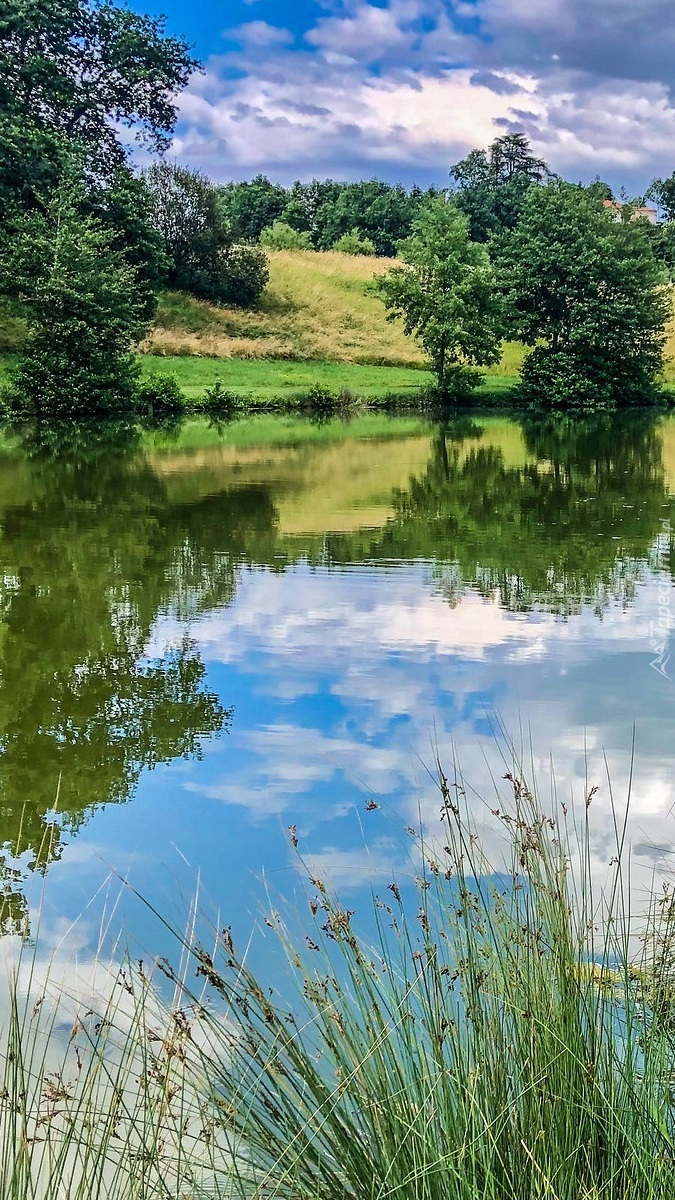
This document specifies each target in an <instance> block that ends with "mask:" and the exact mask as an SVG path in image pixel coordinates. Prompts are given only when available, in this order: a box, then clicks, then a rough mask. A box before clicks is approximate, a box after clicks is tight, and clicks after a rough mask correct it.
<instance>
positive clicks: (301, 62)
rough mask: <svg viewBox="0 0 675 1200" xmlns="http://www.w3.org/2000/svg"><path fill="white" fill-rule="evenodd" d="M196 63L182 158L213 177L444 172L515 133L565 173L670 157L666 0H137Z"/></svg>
mask: <svg viewBox="0 0 675 1200" xmlns="http://www.w3.org/2000/svg"><path fill="white" fill-rule="evenodd" d="M134 2H135V6H136V7H139V8H143V9H144V10H145V11H154V12H159V11H164V12H165V13H166V14H167V18H168V29H169V31H170V32H172V33H181V34H184V35H185V36H186V37H187V38H189V39H190V41H191V42H193V43H194V45H195V48H196V52H197V55H198V56H199V57H200V59H201V60H202V62H203V64H204V71H203V73H202V74H200V75H198V76H195V78H194V79H193V81H192V84H191V86H190V87H189V88H188V90H187V91H186V92H185V93H184V95H183V96H182V98H181V101H180V120H179V124H178V127H177V131H176V137H175V141H174V145H173V148H172V153H173V155H174V156H175V158H176V159H177V160H179V161H180V162H182V163H186V164H188V165H191V166H195V167H199V168H200V169H202V170H204V171H205V172H206V173H207V174H208V175H210V176H211V177H212V178H213V179H214V180H216V181H226V180H228V179H244V178H251V177H252V176H253V175H254V174H256V173H257V172H259V171H262V172H264V173H265V174H267V175H269V176H270V177H271V178H273V179H275V180H279V181H280V182H282V183H290V182H292V180H294V179H297V178H299V179H310V178H312V177H314V176H316V177H325V176H331V177H333V178H340V179H359V178H372V177H373V176H378V177H380V178H384V179H387V180H389V181H391V182H396V181H401V182H403V183H405V184H406V185H410V184H411V183H413V182H418V183H420V184H421V185H427V184H429V183H432V182H434V183H441V184H442V183H443V182H444V181H446V180H447V172H448V168H449V166H450V165H451V164H452V163H453V162H455V161H457V159H459V158H461V157H462V156H463V155H464V154H465V153H466V152H467V151H468V150H470V149H471V148H472V147H474V146H487V145H488V144H489V143H490V141H491V140H492V139H493V138H494V137H496V136H498V135H500V134H501V133H504V132H509V131H516V130H517V131H522V132H524V133H525V134H527V136H528V137H529V138H530V139H531V141H532V143H533V146H534V149H535V150H536V152H537V154H538V155H540V156H542V157H544V158H546V159H547V160H548V162H549V163H550V165H551V167H552V168H553V169H554V170H555V171H557V172H559V173H560V174H562V175H564V176H565V177H566V178H568V179H575V180H576V179H580V180H583V181H589V180H591V179H593V178H594V177H595V176H596V175H598V174H599V175H600V176H601V177H602V178H604V179H607V180H608V181H609V182H610V183H611V184H612V186H614V187H620V186H621V185H624V186H625V187H626V188H627V190H628V191H629V193H630V194H631V195H632V194H637V193H640V192H642V191H644V190H645V189H646V188H647V186H648V185H649V182H650V180H651V179H652V178H653V177H654V176H655V175H664V174H667V175H669V174H670V173H671V172H672V171H673V169H674V168H675V90H674V89H675V6H674V5H673V3H672V0H376V2H375V3H373V2H369V0H293V2H292V3H289V2H288V0H229V3H227V4H221V3H217V2H216V3H214V2H213V0H205V2H204V0H202V3H201V4H197V3H195V0H145V2H144V0H134Z"/></svg>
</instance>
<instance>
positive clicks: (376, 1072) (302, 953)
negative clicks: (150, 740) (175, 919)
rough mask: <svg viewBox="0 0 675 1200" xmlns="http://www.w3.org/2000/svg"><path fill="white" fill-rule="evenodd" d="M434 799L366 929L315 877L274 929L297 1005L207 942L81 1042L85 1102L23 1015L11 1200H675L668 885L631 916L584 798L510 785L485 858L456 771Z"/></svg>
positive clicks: (140, 984) (14, 1065) (15, 1017)
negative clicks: (39, 1184) (408, 866)
mask: <svg viewBox="0 0 675 1200" xmlns="http://www.w3.org/2000/svg"><path fill="white" fill-rule="evenodd" d="M438 786H439V793H438V794H439V812H438V816H439V820H438V823H437V828H436V830H435V832H434V833H433V835H431V834H430V833H429V832H422V833H420V832H419V831H415V830H412V829H410V830H408V833H407V838H408V839H409V849H410V858H411V862H412V863H413V873H412V878H408V877H407V876H405V877H404V876H403V875H400V876H399V877H398V878H396V877H394V876H393V875H392V878H391V882H390V883H389V884H388V885H387V884H384V885H383V887H382V889H381V890H380V891H379V892H376V891H374V892H373V893H372V902H371V904H370V905H367V906H366V908H367V911H365V912H360V913H359V912H357V913H354V912H352V911H350V910H349V909H347V908H346V907H345V906H344V904H343V903H341V901H340V899H339V898H338V897H337V896H335V895H334V894H333V892H332V891H331V890H330V888H329V887H328V885H327V884H326V882H325V881H323V880H322V879H319V878H316V877H315V876H313V875H312V874H311V871H307V872H306V873H305V875H306V901H307V909H306V916H305V917H303V918H302V919H301V922H300V926H298V921H297V918H293V916H292V915H290V916H289V921H290V924H289V923H288V922H287V920H285V919H284V917H283V916H282V915H281V914H280V913H279V912H276V911H274V910H273V911H271V912H269V913H268V914H267V916H266V918H265V925H266V927H267V928H266V929H265V933H266V934H267V936H269V937H271V938H272V939H273V940H274V939H275V938H278V941H279V945H280V946H281V947H283V949H284V951H285V955H286V962H287V973H288V979H287V980H286V982H285V983H284V985H283V986H281V987H280V986H279V985H278V983H277V982H276V977H275V978H274V979H272V978H270V979H267V978H261V977H260V975H259V974H258V975H256V974H254V973H253V971H252V969H251V967H250V965H249V955H248V953H247V951H246V950H244V952H242V953H239V952H238V951H237V948H236V947H235V945H234V944H233V940H232V934H231V931H230V929H229V927H225V928H214V929H213V930H212V932H211V935H210V939H209V941H208V942H207V941H206V940H205V939H204V938H203V937H201V938H199V939H198V937H197V935H196V933H195V928H196V925H194V924H193V925H192V926H191V927H190V930H189V932H188V933H187V934H186V935H183V936H182V937H181V938H180V939H179V940H180V942H181V947H182V949H181V965H180V967H179V968H177V969H176V970H174V969H172V967H171V966H170V965H169V964H168V963H167V962H160V963H158V964H157V965H156V972H159V974H160V976H161V977H162V978H163V979H165V980H168V982H169V983H170V985H171V987H172V988H173V999H172V1000H171V1002H167V1003H165V1004H162V1003H161V1002H160V1000H159V998H158V992H157V989H156V988H153V986H152V984H151V982H150V981H149V980H148V979H147V978H146V976H145V972H144V968H143V967H138V966H136V967H135V968H134V967H132V966H130V965H129V966H128V967H127V968H125V971H124V974H123V975H122V976H121V977H120V979H118V980H117V981H116V997H117V998H116V999H113V1000H112V1001H111V1002H110V1005H109V1007H108V1009H107V1010H106V1014H104V1016H103V1019H101V1016H100V1015H99V1016H98V1017H97V1019H96V1023H95V1024H94V1026H93V1028H92V1029H87V1027H86V1025H85V1023H84V1022H80V1023H79V1027H78V1031H77V1036H76V1037H75V1038H74V1039H73V1042H72V1044H74V1045H76V1046H79V1045H80V1043H81V1039H82V1037H84V1038H85V1046H86V1051H87V1058H86V1061H85V1065H84V1066H83V1067H82V1069H81V1074H80V1075H79V1077H78V1082H77V1088H73V1089H72V1094H71V1093H70V1092H69V1096H71V1098H69V1099H66V1098H65V1097H64V1094H63V1093H64V1092H65V1091H67V1090H68V1088H69V1084H68V1083H67V1082H66V1074H65V1073H64V1072H65V1070H66V1068H65V1067H61V1068H60V1069H59V1072H58V1073H57V1075H56V1076H50V1078H53V1079H55V1080H56V1083H55V1085H54V1087H53V1088H52V1086H51V1085H48V1087H47V1089H46V1088H45V1083H44V1078H45V1069H44V1046H45V1045H46V1044H48V1040H49V1035H50V1029H49V1027H47V1030H46V1035H47V1042H45V1041H44V1034H41V1035H40V1038H41V1039H42V1040H40V1039H38V1038H37V1037H36V1036H35V1034H34V1033H33V1026H32V1024H31V1022H32V1021H33V1020H34V1019H35V1017H34V1015H31V1014H32V1009H29V1008H28V1007H24V1009H23V1011H22V1013H21V1014H19V1013H18V1010H17V1004H16V1000H15V1001H14V1006H13V1008H12V1010H11V1014H12V1015H11V1020H10V1023H9V1040H8V1041H7V1043H6V1045H7V1049H6V1051H5V1054H4V1061H5V1087H6V1089H7V1093H8V1094H9V1096H10V1098H11V1101H10V1107H9V1109H8V1110H6V1113H5V1117H4V1118H3V1120H4V1122H5V1124H4V1125H3V1133H4V1135H5V1136H4V1138H3V1151H2V1152H3V1156H4V1159H3V1164H2V1166H3V1180H4V1181H5V1182H4V1183H3V1185H2V1186H3V1187H4V1191H3V1192H2V1193H0V1194H2V1195H3V1196H8V1197H9V1196H11V1197H15V1196H16V1197H19V1196H21V1197H23V1196H29V1195H30V1196H33V1195H36V1196H37V1195H38V1194H45V1195H48V1196H49V1197H51V1196H53V1197H54V1198H56V1196H57V1195H63V1196H68V1197H70V1196H73V1197H74V1196H77V1197H80V1196H81V1197H85V1196H90V1195H96V1194H101V1193H100V1191H99V1192H97V1191H96V1188H95V1187H94V1186H92V1184H91V1182H90V1183H89V1184H87V1182H86V1180H87V1179H88V1180H90V1181H91V1180H102V1179H103V1178H104V1176H105V1177H106V1178H107V1177H108V1176H109V1177H110V1179H111V1180H112V1184H111V1186H110V1187H107V1188H106V1189H105V1194H106V1195H110V1196H119V1197H120V1198H121V1197H123V1196H134V1197H135V1196H139V1197H141V1196H142V1197H146V1196H151V1195H163V1196H175V1197H178V1196H190V1197H196V1196H198V1195H207V1194H208V1195H214V1194H215V1195H219V1196H234V1195H237V1196H241V1197H261V1198H262V1197H275V1198H277V1197H278V1198H282V1197H288V1200H337V1198H346V1197H350V1198H354V1200H382V1198H384V1197H387V1198H388V1200H389V1198H393V1197H400V1198H405V1200H410V1198H412V1200H436V1198H438V1200H478V1198H480V1200H484V1198H487V1200H667V1198H670V1197H671V1196H672V1191H673V1182H672V1181H673V1169H674V1166H675V1145H674V1135H675V1128H674V1117H675V1110H674V1105H675V1093H674V1088H675V897H674V895H673V891H672V889H671V888H670V887H664V888H663V889H662V890H661V891H660V892H659V893H658V895H655V896H654V898H653V900H652V901H651V903H650V904H649V905H648V907H647V909H646V911H645V912H644V913H643V914H642V915H641V916H640V917H639V918H638V916H637V915H636V914H632V913H631V892H630V875H629V870H628V860H627V847H626V845H625V823H622V821H621V818H620V815H619V814H617V816H616V821H615V845H614V848H613V854H612V864H611V867H610V870H609V874H608V876H607V879H606V880H605V881H604V885H603V887H602V888H601V889H600V890H598V887H597V884H596V873H597V862H596V861H595V858H594V856H593V853H592V846H593V838H592V814H593V800H594V795H595V789H590V790H589V791H588V792H587V794H586V795H585V796H584V797H583V798H582V801H581V804H580V806H579V809H578V811H576V810H575V809H574V808H571V807H570V808H568V806H567V804H564V803H562V802H560V801H559V800H558V799H557V798H556V797H555V794H554V795H553V799H552V800H551V801H550V802H548V803H547V804H545V805H544V804H542V802H541V801H540V799H539V797H538V795H537V794H536V793H535V792H534V791H532V790H530V788H529V787H528V785H527V783H526V782H525V780H524V779H523V777H522V775H521V774H520V773H519V771H518V770H517V769H516V768H515V767H514V768H513V769H512V770H509V771H507V773H506V775H505V778H504V780H502V781H500V784H499V789H500V791H499V795H498V798H496V799H495V800H494V801H493V802H492V803H491V806H490V807H491V811H490V820H491V822H492V834H491V835H490V837H489V842H490V845H491V846H494V847H495V848H494V850H493V852H491V853H490V854H488V853H487V850H486V849H484V848H482V847H481V844H480V843H479V841H478V838H477V834H476V829H475V826H474V823H473V818H472V815H471V814H472V812H474V811H475V810H476V800H475V797H467V789H466V785H465V784H464V781H463V780H462V777H461V774H460V773H459V771H458V770H457V771H456V772H453V773H452V775H451V776H450V777H446V775H445V774H444V772H443V770H442V768H441V767H440V765H439V766H438ZM377 807H378V805H377V803H376V802H375V801H374V800H370V801H368V803H367V805H366V808H367V810H368V812H372V811H373V810H374V809H376V808H377ZM289 833H290V837H291V841H292V842H293V845H294V846H295V848H296V851H297V853H298V860H299V867H300V869H301V870H304V868H303V864H302V857H301V853H302V846H301V845H298V837H297V833H296V830H295V827H293V826H291V827H290V828H289ZM156 915H158V916H159V914H156ZM271 974H273V972H272V973H271ZM271 984H272V986H270V985H271ZM13 994H14V996H15V997H16V994H17V990H16V988H15V989H14V993H13ZM15 1010H17V1011H15ZM88 1019H89V1020H91V1017H89V1018H88ZM102 1030H103V1031H105V1033H104V1034H103V1033H102V1032H101V1031H102ZM125 1031H126V1032H125ZM101 1038H102V1039H103V1040H101ZM70 1053H72V1050H71V1051H70ZM110 1062H112V1064H113V1065H112V1066H110ZM71 1067H72V1064H71ZM78 1070H79V1068H78ZM27 1078H30V1080H32V1081H33V1082H32V1083H31V1085H30V1086H27V1084H26V1079H27ZM135 1080H141V1081H142V1084H141V1085H140V1086H139V1085H137V1084H135V1082H134V1081H135ZM47 1093H49V1094H47ZM75 1095H77V1100H76V1099H75ZM120 1096H121V1097H123V1098H124V1102H123V1104H122V1103H120V1102H119V1101H118V1097H120ZM17 1097H18V1099H17ZM52 1102H53V1104H54V1105H55V1106H56V1108H57V1109H58V1112H59V1116H58V1120H57V1118H56V1116H52V1115H50V1114H51V1110H50V1108H49V1105H50V1104H51V1103H52ZM15 1110H16V1111H15ZM36 1114H38V1115H37V1116H36ZM120 1114H121V1115H120ZM59 1121H60V1124H59ZM38 1127H39V1128H41V1129H42V1128H44V1130H45V1140H44V1142H42V1143H40V1144H38V1143H37V1142H35V1141H32V1140H31V1139H32V1137H33V1133H32V1132H31V1131H33V1130H35V1129H37V1128H38ZM45 1156H46V1157H45ZM74 1161H76V1162H77V1166H78V1170H77V1171H73V1170H72V1169H71V1166H70V1164H71V1163H72V1162H74ZM36 1170H37V1174H38V1176H40V1177H41V1178H44V1177H45V1176H46V1175H49V1176H50V1178H51V1177H53V1178H54V1179H56V1180H57V1183H56V1184H54V1185H52V1184H50V1185H49V1186H50V1187H51V1188H52V1190H51V1191H49V1190H47V1191H46V1192H44V1193H39V1191H38V1190H37V1189H36V1187H35V1185H34V1183H33V1179H34V1176H35V1172H36ZM106 1173H108V1174H107V1175H106ZM78 1177H81V1179H82V1183H81V1184H79V1183H78V1185H77V1187H75V1186H74V1184H72V1180H73V1179H77V1178H78ZM85 1177H86V1178H85ZM8 1180H9V1181H11V1184H8V1183H7V1181H8ZM59 1181H60V1182H59ZM31 1189H32V1190H31ZM69 1189H70V1190H69ZM78 1189H79V1190H78Z"/></svg>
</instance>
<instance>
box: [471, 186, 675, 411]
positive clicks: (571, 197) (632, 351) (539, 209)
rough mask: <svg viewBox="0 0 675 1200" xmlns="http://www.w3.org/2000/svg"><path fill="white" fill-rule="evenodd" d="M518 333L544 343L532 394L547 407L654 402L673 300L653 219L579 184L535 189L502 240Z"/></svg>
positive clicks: (510, 310) (534, 366) (527, 376)
mask: <svg viewBox="0 0 675 1200" xmlns="http://www.w3.org/2000/svg"><path fill="white" fill-rule="evenodd" d="M494 246H495V251H496V254H497V262H498V265H499V275H500V279H501V284H502V287H503V291H504V296H505V311H506V313H507V319H508V322H509V325H510V331H511V333H512V335H513V336H515V337H517V338H519V339H521V340H522V341H523V342H524V343H525V345H526V346H532V347H535V349H533V351H532V353H531V354H530V355H529V356H528V358H527V360H526V362H525V365H524V368H523V372H522V391H523V394H524V395H525V396H527V398H528V399H531V400H536V401H537V402H538V403H541V404H543V405H547V404H551V405H563V406H569V405H571V406H574V405H578V406H589V405H590V406H592V407H596V406H600V407H606V406H614V405H616V404H631V403H632V404H635V403H637V404H640V403H644V402H645V401H646V400H647V399H648V398H649V397H650V396H651V394H652V393H653V389H654V384H655V380H656V377H657V375H658V372H659V371H660V369H661V366H662V363H663V349H664V345H665V338H666V335H665V326H666V322H667V320H668V317H669V315H670V310H671V304H670V297H669V292H668V288H667V281H666V278H665V274H664V271H663V269H662V267H661V266H660V264H659V263H658V262H657V260H656V258H655V256H654V253H653V249H652V244H651V240H650V234H649V228H648V226H647V224H646V222H644V221H640V220H637V221H628V222H617V221H615V220H613V219H612V217H611V216H608V215H607V214H606V213H605V212H604V211H603V210H602V207H601V202H600V201H598V200H597V198H596V197H595V196H594V195H591V194H589V193H588V192H586V191H585V190H584V189H582V188H579V187H576V186H574V185H573V184H569V183H563V182H561V181H557V182H552V183H550V184H549V185H548V186H547V187H542V188H533V189H532V190H531V191H529V192H528V194H527V196H526V197H525V200H524V202H523V209H522V214H521V217H520V219H519V222H518V224H517V226H516V228H515V229H514V230H513V231H511V232H509V233H507V234H504V235H503V236H502V237H501V239H498V240H497V241H495V243H494Z"/></svg>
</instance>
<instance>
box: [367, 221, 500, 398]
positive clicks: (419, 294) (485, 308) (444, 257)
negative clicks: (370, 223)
mask: <svg viewBox="0 0 675 1200" xmlns="http://www.w3.org/2000/svg"><path fill="white" fill-rule="evenodd" d="M399 256H400V258H401V260H402V262H403V264H404V265H403V266H400V267H393V268H392V269H391V270H390V271H389V272H388V273H387V274H386V275H384V276H383V277H382V278H381V279H380V280H379V281H378V286H379V290H380V293H381V295H382V298H383V300H384V303H385V305H386V307H387V309H388V310H389V319H390V320H393V319H395V318H401V319H402V320H403V322H404V327H405V331H406V333H408V334H414V335H415V336H416V337H417V338H418V339H419V341H420V342H421V344H422V346H423V347H424V349H425V350H426V352H427V354H428V356H429V359H430V362H431V365H432V367H433V370H434V372H435V374H436V378H437V380H438V386H439V388H440V389H441V391H444V390H446V389H451V390H452V389H453V387H456V386H457V385H458V384H459V383H461V387H462V388H465V387H466V386H467V384H469V383H470V379H469V378H468V376H467V371H466V367H467V366H469V367H470V366H484V365H487V364H489V363H494V362H498V361H499V356H500V338H501V313H500V305H499V298H498V296H497V292H496V287H495V280H494V276H493V273H492V270H491V267H490V260H489V257H488V254H487V251H486V249H485V247H483V246H480V245H478V244H477V243H475V242H471V241H470V240H469V222H468V219H467V218H466V217H465V216H464V215H463V214H462V213H461V212H460V211H459V209H458V208H457V207H456V205H455V204H453V203H452V202H451V201H448V200H445V199H442V198H438V199H434V200H432V201H429V202H428V203H427V204H426V205H425V206H424V207H423V208H422V209H421V211H420V213H419V216H418V217H416V219H415V221H414V222H413V232H412V234H411V236H410V237H409V238H408V239H407V240H406V241H405V242H403V243H401V246H400V248H399Z"/></svg>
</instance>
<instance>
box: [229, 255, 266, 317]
mask: <svg viewBox="0 0 675 1200" xmlns="http://www.w3.org/2000/svg"><path fill="white" fill-rule="evenodd" d="M220 269H221V280H220V296H219V299H220V301H221V302H222V303H223V304H234V305H237V306H239V307H241V308H249V307H250V306H251V305H253V304H255V303H256V301H257V300H259V299H260V296H261V295H262V293H263V291H264V290H265V288H266V286H267V284H268V282H269V277H270V272H269V267H268V265H267V255H266V254H265V251H264V250H263V248H262V246H241V245H239V246H236V245H235V246H230V247H229V248H228V249H227V250H225V251H223V253H222V254H221V258H220Z"/></svg>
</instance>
